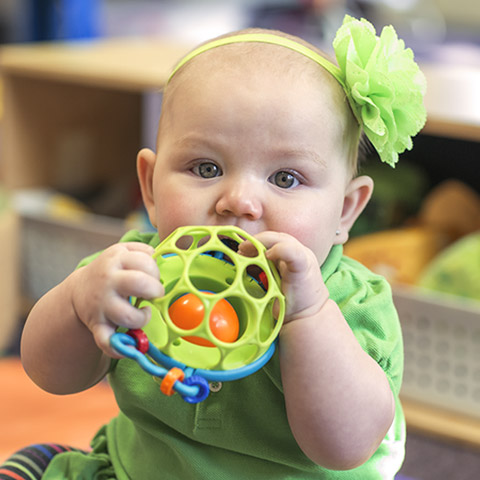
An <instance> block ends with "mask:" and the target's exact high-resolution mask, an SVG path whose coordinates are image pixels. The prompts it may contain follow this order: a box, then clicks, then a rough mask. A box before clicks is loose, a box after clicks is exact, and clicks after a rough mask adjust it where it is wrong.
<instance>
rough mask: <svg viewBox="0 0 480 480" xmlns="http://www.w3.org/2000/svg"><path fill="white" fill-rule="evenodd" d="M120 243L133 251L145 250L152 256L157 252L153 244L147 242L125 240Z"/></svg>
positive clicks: (144, 251)
mask: <svg viewBox="0 0 480 480" xmlns="http://www.w3.org/2000/svg"><path fill="white" fill-rule="evenodd" d="M118 245H121V246H122V247H125V248H126V249H127V250H129V251H131V252H143V253H146V254H147V255H150V256H152V255H153V254H154V253H155V249H154V248H153V247H152V246H150V245H147V244H146V243H141V242H124V243H119V244H118Z"/></svg>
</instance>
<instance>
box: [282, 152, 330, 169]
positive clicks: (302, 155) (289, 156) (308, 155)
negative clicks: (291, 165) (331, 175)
mask: <svg viewBox="0 0 480 480" xmlns="http://www.w3.org/2000/svg"><path fill="white" fill-rule="evenodd" d="M274 155H275V156H276V157H277V158H279V159H280V160H296V159H298V160H305V159H306V160H311V161H312V162H315V163H317V164H319V165H321V166H322V167H326V162H325V159H324V158H323V157H322V156H321V155H319V154H318V153H317V152H316V151H315V150H310V149H303V148H285V149H280V150H278V152H276V153H274Z"/></svg>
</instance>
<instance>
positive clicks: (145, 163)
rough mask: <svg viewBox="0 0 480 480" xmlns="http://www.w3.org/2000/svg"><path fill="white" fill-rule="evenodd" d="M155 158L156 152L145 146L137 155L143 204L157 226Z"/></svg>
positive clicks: (151, 220) (153, 223)
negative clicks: (154, 181)
mask: <svg viewBox="0 0 480 480" xmlns="http://www.w3.org/2000/svg"><path fill="white" fill-rule="evenodd" d="M155 158H156V155H155V152H153V151H152V150H150V149H149V148H143V149H142V150H140V152H138V155H137V175H138V180H139V183H140V190H141V192H142V199H143V204H144V205H145V208H146V210H147V213H148V217H149V219H150V222H151V223H152V225H153V226H154V227H156V220H155V217H156V215H155V201H154V196H153V171H154V168H155Z"/></svg>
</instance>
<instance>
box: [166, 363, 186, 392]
mask: <svg viewBox="0 0 480 480" xmlns="http://www.w3.org/2000/svg"><path fill="white" fill-rule="evenodd" d="M184 378H185V373H184V371H183V370H181V369H180V368H177V367H173V368H171V369H170V370H169V371H168V373H167V374H166V375H165V377H164V378H163V380H162V383H161V384H160V391H161V392H162V393H163V394H165V395H167V396H169V397H170V396H172V395H173V394H174V393H175V390H174V389H173V386H174V385H175V382H176V381H177V380H178V381H180V382H181V381H182V380H183V379H184Z"/></svg>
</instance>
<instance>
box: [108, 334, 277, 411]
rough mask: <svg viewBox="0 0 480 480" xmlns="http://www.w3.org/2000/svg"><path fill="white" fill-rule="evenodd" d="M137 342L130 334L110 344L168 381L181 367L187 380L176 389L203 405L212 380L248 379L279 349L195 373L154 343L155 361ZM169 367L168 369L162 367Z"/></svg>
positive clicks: (113, 338) (272, 347) (114, 337)
mask: <svg viewBox="0 0 480 480" xmlns="http://www.w3.org/2000/svg"><path fill="white" fill-rule="evenodd" d="M136 343H137V342H136V341H135V339H134V338H132V337H131V336H130V335H127V334H126V333H120V332H117V333H114V334H113V335H112V336H111V338H110V344H111V345H112V347H113V348H114V349H115V350H116V351H117V352H118V353H120V354H121V355H123V356H125V357H127V358H130V359H132V360H135V361H136V362H137V363H138V364H139V365H140V367H141V368H142V369H143V370H144V371H145V372H147V373H149V374H150V375H152V376H154V377H160V378H164V377H165V375H166V374H167V373H168V371H169V369H171V368H173V367H177V368H181V369H182V370H184V372H185V378H184V380H183V381H182V382H179V381H177V382H175V384H174V387H173V388H174V389H175V391H177V392H178V393H179V394H180V395H181V397H182V398H183V400H185V401H186V402H188V403H199V402H202V401H203V400H205V399H206V398H207V397H208V395H209V393H210V388H209V386H208V381H223V382H224V381H231V380H238V379H240V378H244V377H246V376H248V375H251V374H252V373H255V372H256V371H257V370H259V369H260V368H262V367H263V366H264V365H265V364H266V363H267V362H268V361H269V360H270V359H271V358H272V356H273V354H274V352H275V348H276V342H273V343H272V344H271V345H270V347H269V348H268V350H267V351H266V352H265V353H264V354H263V355H262V356H261V357H260V358H258V359H257V360H255V361H254V362H252V363H250V364H249V365H245V366H243V367H240V368H236V369H232V370H226V371H220V370H202V369H197V370H194V369H193V368H191V367H188V366H186V365H185V364H183V363H181V362H179V361H177V360H175V359H173V358H171V357H169V356H168V355H165V354H164V353H163V352H161V351H160V350H159V349H158V348H157V347H155V345H152V344H151V343H150V345H149V349H148V352H147V354H148V355H149V356H150V357H151V358H152V359H153V360H154V361H155V362H158V363H154V362H152V361H151V360H150V359H149V358H148V357H147V355H145V354H144V353H141V352H140V351H138V350H137V349H136V348H135V347H136ZM159 364H161V365H165V366H166V367H168V368H164V367H163V366H161V365H159Z"/></svg>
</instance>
